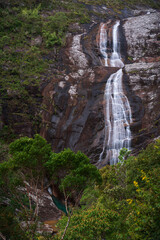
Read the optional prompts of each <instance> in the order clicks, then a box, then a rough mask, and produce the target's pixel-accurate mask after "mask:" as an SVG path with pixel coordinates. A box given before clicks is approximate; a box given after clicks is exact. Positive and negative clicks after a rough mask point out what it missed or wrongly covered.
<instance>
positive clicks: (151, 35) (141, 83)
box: [123, 10, 160, 150]
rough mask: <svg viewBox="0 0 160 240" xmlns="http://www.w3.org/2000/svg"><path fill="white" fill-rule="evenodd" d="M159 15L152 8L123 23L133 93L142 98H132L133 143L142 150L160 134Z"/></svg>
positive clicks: (126, 68)
mask: <svg viewBox="0 0 160 240" xmlns="http://www.w3.org/2000/svg"><path fill="white" fill-rule="evenodd" d="M159 19H160V13H159V12H153V13H151V11H149V10H148V11H147V12H146V14H145V15H141V16H136V17H131V18H128V19H125V21H124V24H123V30H124V35H125V38H126V42H127V53H128V56H129V57H128V59H129V60H130V64H127V65H125V71H126V73H127V76H128V81H129V86H130V88H131V93H133V94H134V95H135V96H136V98H137V99H138V98H139V100H140V102H141V104H140V102H139V104H138V103H136V102H134V101H135V100H134V99H133V101H132V104H133V107H132V111H133V116H134V119H133V120H134V122H133V125H132V126H131V127H132V132H133V141H132V146H133V148H134V149H135V150H140V149H141V148H143V147H145V146H146V145H147V144H148V143H149V142H150V141H151V139H153V138H154V137H158V136H159V135H160V108H159V107H160V105H159V104H160V103H159V99H160V57H159V55H160V54H159V53H160V52H159V51H160V48H159V47H160V38H159V28H160V25H159V24H160V23H159ZM137 109H139V110H138V111H137Z"/></svg>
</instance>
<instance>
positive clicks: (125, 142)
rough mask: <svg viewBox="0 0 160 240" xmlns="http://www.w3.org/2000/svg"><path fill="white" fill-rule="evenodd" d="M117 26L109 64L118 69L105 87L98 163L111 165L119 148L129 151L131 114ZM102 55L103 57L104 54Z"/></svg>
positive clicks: (114, 161)
mask: <svg viewBox="0 0 160 240" xmlns="http://www.w3.org/2000/svg"><path fill="white" fill-rule="evenodd" d="M119 25H120V22H119V21H117V22H116V24H115V25H114V26H113V30H112V36H113V52H112V55H111V58H110V59H109V62H110V66H111V67H118V68H120V69H119V70H118V71H117V72H116V73H114V74H112V75H111V76H110V77H109V79H108V81H107V83H106V87H105V94H104V99H105V103H106V104H105V138H104V143H103V150H102V152H101V154H100V158H99V161H102V160H103V159H106V160H107V161H108V162H109V163H110V164H111V165H113V164H116V163H117V162H118V156H119V152H120V149H121V148H123V147H125V148H127V149H130V146H131V131H130V123H131V122H132V114H131V107H130V104H129V101H128V98H127V97H126V95H125V94H124V91H123V85H122V79H123V72H122V68H123V66H124V64H123V62H122V60H121V56H120V51H119V45H118V27H119ZM101 28H103V25H101ZM103 31H104V30H103ZM103 34H104V33H103ZM106 35H107V33H106ZM100 41H101V38H100ZM100 46H101V43H100ZM103 49H105V48H103ZM106 50H107V46H106ZM102 55H103V57H104V54H102ZM105 66H108V65H105ZM104 155H105V156H104Z"/></svg>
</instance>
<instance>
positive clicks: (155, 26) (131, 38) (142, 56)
mask: <svg viewBox="0 0 160 240" xmlns="http://www.w3.org/2000/svg"><path fill="white" fill-rule="evenodd" d="M147 13H149V14H145V15H142V16H137V17H131V18H128V19H126V20H125V23H124V25H123V28H124V32H125V38H126V41H127V46H128V48H127V53H128V56H130V57H131V58H132V59H133V61H136V62H142V61H154V60H151V59H150V58H151V57H153V58H155V57H157V59H158V56H159V44H160V37H159V30H160V25H159V24H160V23H159V18H160V13H159V12H154V13H150V12H147ZM147 58H149V59H147Z"/></svg>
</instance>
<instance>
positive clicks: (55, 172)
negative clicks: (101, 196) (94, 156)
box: [45, 149, 101, 239]
mask: <svg viewBox="0 0 160 240" xmlns="http://www.w3.org/2000/svg"><path fill="white" fill-rule="evenodd" d="M45 166H46V168H47V170H48V172H49V174H50V179H52V180H53V182H54V183H56V185H57V186H58V188H59V190H60V191H61V192H62V193H63V196H64V200H65V206H66V211H67V215H68V222H67V224H66V228H65V230H64V233H63V235H62V238H61V239H63V238H64V236H65V234H66V230H67V228H68V226H69V222H70V219H71V215H72V211H71V209H70V210H68V199H70V200H71V199H72V203H74V206H78V204H79V201H80V198H81V196H82V193H83V191H84V189H85V188H86V187H87V186H88V185H90V184H93V183H98V184H100V183H101V176H100V173H99V170H98V169H97V168H96V167H95V166H94V165H92V164H91V163H90V161H89V159H88V158H87V156H86V155H85V154H83V153H81V152H80V151H78V152H77V153H74V152H72V151H71V150H70V149H65V150H64V151H62V152H60V153H53V154H52V158H51V159H50V160H49V161H48V162H47V163H46V164H45Z"/></svg>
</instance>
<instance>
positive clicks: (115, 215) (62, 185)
mask: <svg viewBox="0 0 160 240" xmlns="http://www.w3.org/2000/svg"><path fill="white" fill-rule="evenodd" d="M7 152H8V151H7V148H6V147H5V146H4V148H1V149H0V156H1V159H2V158H4V159H3V162H2V161H1V163H0V201H1V205H0V232H1V233H2V234H3V235H4V236H6V237H7V238H10V239H13V240H14V239H17V238H18V239H20V240H21V239H26V240H27V239H30V240H31V239H40V238H39V237H40V235H39V234H38V233H37V232H36V230H37V222H38V202H39V201H38V199H40V198H41V194H42V192H43V191H44V190H45V189H47V188H48V186H52V185H53V184H54V186H56V187H57V188H58V189H59V191H60V192H61V194H62V196H63V199H64V202H65V206H66V209H67V215H68V216H64V217H62V219H61V220H60V221H59V222H58V228H59V232H58V234H57V235H56V236H55V237H52V236H47V237H45V236H43V239H50V240H51V239H56V240H60V239H65V240H72V239H75V238H76V239H77V240H78V239H83V240H92V239H110V240H121V239H123V240H125V239H126V240H128V239H133V240H140V239H144V240H149V239H150V240H152V239H154V240H159V238H160V229H159V221H160V189H159V185H160V176H159V171H160V140H157V141H156V143H155V144H151V145H149V146H148V147H147V149H146V150H144V151H142V152H141V153H140V154H139V155H138V156H136V157H134V156H129V152H128V151H127V150H126V149H122V151H121V153H120V156H119V158H120V162H119V163H118V164H117V165H114V166H106V167H104V168H102V169H101V170H100V172H99V170H98V169H96V167H95V166H93V165H91V164H90V163H89V159H88V158H87V157H86V156H85V155H84V154H82V153H81V152H77V153H74V152H72V151H71V150H70V149H65V150H64V151H62V152H60V153H53V152H52V150H51V147H50V145H49V144H47V142H46V141H45V140H44V139H43V138H42V137H40V136H39V135H35V137H34V139H32V138H28V137H23V138H20V139H18V140H16V141H14V142H13V143H11V144H10V146H9V155H7ZM100 174H101V176H100ZM46 176H47V178H48V183H47V184H46V183H45V179H46ZM24 187H25V188H26V190H25V191H23V190H22V189H23V188H24ZM38 189H40V190H41V191H38ZM32 191H33V192H34V193H35V194H36V201H35V202H34V203H33V202H32V201H31V199H30V193H31V192H32ZM82 194H83V195H82ZM27 221H30V224H27V225H26V226H25V227H23V228H22V226H21V223H22V222H27ZM31 222H32V224H31ZM42 235H43V234H41V237H42Z"/></svg>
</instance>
